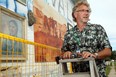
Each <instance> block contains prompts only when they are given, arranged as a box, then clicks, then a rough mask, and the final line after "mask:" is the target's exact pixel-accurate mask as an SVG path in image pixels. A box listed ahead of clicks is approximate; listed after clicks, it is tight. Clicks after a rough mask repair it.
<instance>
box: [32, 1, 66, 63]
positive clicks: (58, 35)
mask: <svg viewBox="0 0 116 77" xmlns="http://www.w3.org/2000/svg"><path fill="white" fill-rule="evenodd" d="M33 9H34V16H35V18H36V23H35V24H34V41H35V42H37V43H40V44H44V45H48V46H51V47H55V48H59V49H60V48H61V46H62V43H63V38H64V34H65V32H66V30H67V28H66V20H65V18H64V17H63V16H62V15H60V14H59V13H58V12H57V11H56V10H55V9H53V8H52V7H50V6H49V5H47V4H45V3H44V2H43V1H42V0H34V7H33ZM35 54H36V55H35V61H36V62H43V61H45V62H50V61H54V60H55V59H54V57H55V56H57V55H58V54H59V52H55V51H52V50H49V49H47V48H46V49H41V48H38V49H37V48H36V49H35Z"/></svg>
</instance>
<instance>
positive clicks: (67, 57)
mask: <svg viewBox="0 0 116 77" xmlns="http://www.w3.org/2000/svg"><path fill="white" fill-rule="evenodd" d="M71 54H72V53H71V52H70V51H67V52H64V54H63V59H69V58H70V57H71Z"/></svg>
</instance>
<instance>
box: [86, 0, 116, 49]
mask: <svg viewBox="0 0 116 77" xmlns="http://www.w3.org/2000/svg"><path fill="white" fill-rule="evenodd" d="M88 2H89V4H90V7H91V10H92V12H91V15H90V22H91V23H94V24H100V25H102V26H103V27H104V29H105V30H106V33H107V35H108V38H109V40H110V43H111V46H112V49H113V50H116V0H88Z"/></svg>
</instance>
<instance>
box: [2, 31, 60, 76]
mask: <svg viewBox="0 0 116 77" xmlns="http://www.w3.org/2000/svg"><path fill="white" fill-rule="evenodd" d="M4 41H6V44H7V45H9V44H8V42H9V41H11V43H10V44H11V48H12V49H11V50H9V47H8V46H5V47H6V50H5V48H3V47H4V46H3V44H4ZM15 42H16V43H17V44H16V45H14V43H15ZM0 45H1V46H0V77H61V69H60V67H59V65H57V63H56V62H55V57H56V56H58V55H60V54H61V51H60V49H57V48H55V47H51V46H47V45H43V44H39V43H35V42H32V41H28V40H25V39H21V38H17V37H13V36H10V35H7V34H2V33H0ZM15 46H16V47H15ZM19 48H21V49H19ZM46 50H47V51H46ZM45 52H49V54H47V53H45Z"/></svg>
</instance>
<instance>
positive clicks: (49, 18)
mask: <svg viewBox="0 0 116 77" xmlns="http://www.w3.org/2000/svg"><path fill="white" fill-rule="evenodd" d="M20 1H23V0H0V6H3V7H5V8H7V9H9V10H11V11H13V12H15V13H17V14H19V15H20V16H22V17H25V24H24V27H25V28H22V29H24V31H25V35H24V36H25V39H27V40H29V41H33V42H37V43H41V44H45V45H48V46H51V47H55V48H61V46H62V42H63V38H64V34H65V32H66V30H67V29H68V28H69V26H68V25H69V24H70V26H71V25H74V23H73V21H72V16H71V12H72V7H73V4H72V2H71V0H26V3H25V4H22V3H21V2H20ZM29 10H31V11H32V12H33V15H34V17H35V19H36V22H35V23H34V24H33V25H32V26H29V23H28V20H29V18H28V11H29ZM19 26H20V25H19ZM0 32H1V31H0ZM27 50H28V54H27V56H28V55H29V54H36V53H41V51H39V50H36V49H35V48H34V47H32V46H31V47H28V49H27ZM38 51H39V52H38ZM45 51H47V52H45ZM44 52H45V53H44V55H45V56H44V57H43V60H40V59H39V58H38V57H37V56H38V55H37V56H35V55H31V56H28V57H27V58H28V59H27V60H26V61H25V62H23V65H24V67H20V66H18V67H16V68H19V69H21V70H25V71H24V72H23V73H25V72H26V73H28V72H33V71H34V72H38V71H36V70H37V68H39V67H40V68H39V69H45V68H49V67H46V66H44V67H42V66H37V65H36V64H39V63H40V62H43V61H45V62H54V59H53V58H52V57H48V55H51V54H53V56H56V55H57V54H59V53H54V52H51V51H49V50H44ZM46 57H48V58H46ZM29 63H33V64H32V66H29V67H28V66H27V67H26V65H28V64H29ZM15 64H16V63H15ZM20 64H21V63H18V65H20ZM3 65H6V64H4V63H3ZM7 65H9V66H11V65H12V63H8V64H7ZM33 65H36V66H33ZM41 65H42V64H41ZM14 68H15V67H14ZM30 68H31V70H30ZM50 68H51V67H50ZM17 70H18V69H17ZM42 74H43V77H44V72H43V73H42ZM25 76H26V75H25ZM27 77H32V76H31V75H30V76H27ZM54 77H55V76H54Z"/></svg>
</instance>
